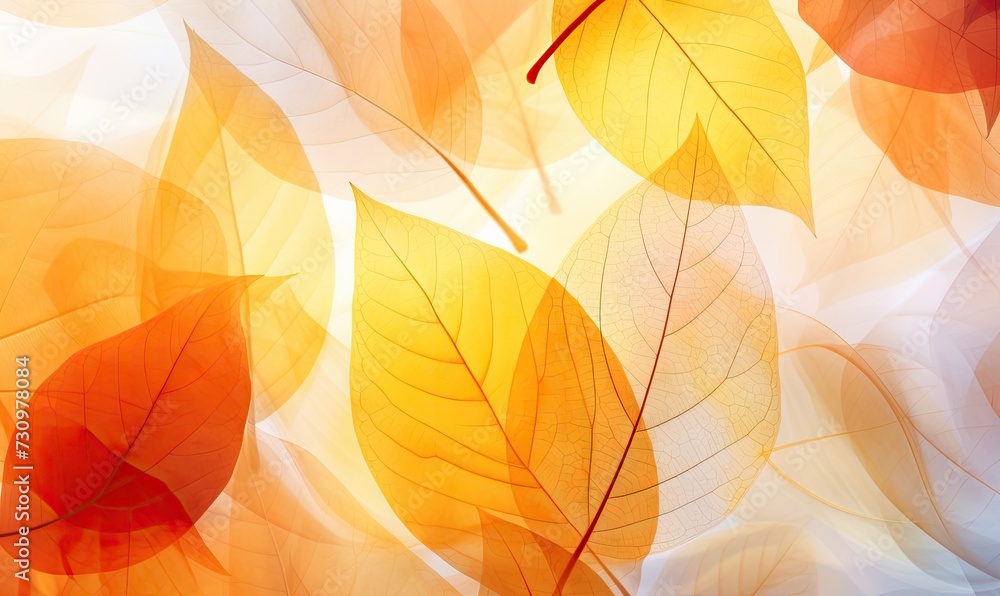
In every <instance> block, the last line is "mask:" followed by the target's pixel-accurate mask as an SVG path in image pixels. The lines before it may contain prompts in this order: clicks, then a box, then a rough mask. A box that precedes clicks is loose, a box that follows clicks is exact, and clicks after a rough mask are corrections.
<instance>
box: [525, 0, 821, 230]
mask: <svg viewBox="0 0 1000 596" xmlns="http://www.w3.org/2000/svg"><path fill="white" fill-rule="evenodd" d="M553 32H554V34H555V35H557V36H560V37H557V40H556V44H558V49H557V50H556V52H555V61H556V68H557V70H558V72H559V77H560V79H561V80H562V83H563V87H564V89H565V90H566V96H567V97H568V98H569V101H570V104H571V105H572V106H573V109H574V110H575V111H576V113H577V116H579V118H580V120H581V121H582V122H583V123H584V124H585V125H586V126H587V128H588V130H590V132H591V134H593V135H594V137H595V138H596V139H597V140H598V141H600V142H601V144H602V145H604V146H605V148H607V149H608V150H609V151H610V152H611V153H612V154H613V155H614V156H615V157H617V158H618V159H619V160H620V161H622V162H623V163H625V164H626V165H628V166H629V167H630V168H632V169H633V170H635V171H636V172H638V173H639V174H641V175H642V176H645V177H647V178H649V179H650V180H651V181H653V182H654V183H657V184H664V183H663V182H662V181H660V180H658V179H657V172H658V171H659V170H660V168H661V167H662V166H663V164H664V163H665V162H666V161H667V160H668V159H669V158H670V157H671V156H672V155H673V154H674V152H675V151H677V149H678V148H679V147H681V145H682V144H683V143H684V140H685V139H686V138H687V135H688V132H689V131H690V130H691V127H692V125H693V124H694V123H695V120H700V121H701V122H702V123H703V125H704V128H705V131H706V134H707V136H708V140H709V141H710V142H711V143H712V147H714V149H715V151H716V155H717V156H718V159H719V167H720V170H721V171H722V172H723V173H724V174H725V175H726V177H727V178H728V179H729V181H730V184H731V185H732V187H733V190H734V197H735V199H736V200H737V201H739V202H740V203H743V204H748V205H768V206H773V207H777V208H780V209H784V210H786V211H790V212H792V213H794V214H795V215H797V216H798V217H800V218H801V219H802V220H803V221H804V222H805V223H806V225H807V226H809V227H810V228H812V225H813V219H812V204H811V199H810V184H809V169H808V153H809V131H808V113H807V108H806V88H805V75H804V73H803V70H802V64H801V62H800V61H799V58H798V55H797V54H796V52H795V49H794V48H793V47H792V45H791V42H790V41H789V39H788V36H787V35H786V34H785V32H784V30H783V29H782V28H781V25H780V24H779V23H778V20H777V18H776V17H775V15H774V12H773V11H772V10H771V7H770V6H769V5H768V3H767V2H764V1H761V0H748V1H746V2H740V3H732V2H720V1H715V0H706V1H698V2H684V3H676V2H652V1H647V0H611V1H607V2H605V1H603V0H597V1H595V2H590V1H589V0H559V1H557V2H556V3H555V7H554V9H553ZM564 35H565V37H563V36H564ZM533 74H534V73H533ZM664 188H665V189H666V190H668V191H670V192H673V193H675V194H678V193H679V194H683V193H684V189H678V188H674V187H671V186H669V185H665V186H664Z"/></svg>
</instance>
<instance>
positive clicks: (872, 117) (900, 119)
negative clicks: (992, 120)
mask: <svg viewBox="0 0 1000 596" xmlns="http://www.w3.org/2000/svg"><path fill="white" fill-rule="evenodd" d="M851 88H852V97H853V98H854V104H855V109H856V110H857V114H858V120H859V121H860V122H861V125H862V126H863V127H864V129H865V132H867V133H868V136H870V137H871V139H872V140H873V141H875V143H876V144H877V145H878V146H879V147H880V148H883V149H885V151H886V155H887V156H888V157H889V159H891V160H892V162H893V163H894V164H895V165H896V168H897V169H898V170H899V171H900V172H902V173H903V175H905V176H906V177H907V178H908V179H910V180H912V181H913V182H916V183H917V184H920V185H921V186H926V187H927V188H930V189H932V190H936V191H939V192H943V193H947V194H954V195H959V196H962V197H966V198H969V199H972V200H974V201H978V202H980V203H986V204H988V205H998V204H1000V174H998V172H1000V140H998V139H997V138H996V136H995V135H989V134H988V133H987V132H986V129H985V127H984V126H983V125H982V124H980V122H979V120H978V115H981V114H982V109H981V107H980V106H976V105H975V104H974V103H973V102H972V101H971V97H970V96H969V95H968V94H961V93H959V94H952V95H947V94H941V93H932V92H929V91H920V90H914V89H910V88H908V87H903V86H900V85H896V84H893V83H886V82H882V81H878V80H875V79H872V78H868V77H864V76H859V75H852V77H851Z"/></svg>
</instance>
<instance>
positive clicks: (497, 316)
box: [351, 190, 657, 590]
mask: <svg viewBox="0 0 1000 596" xmlns="http://www.w3.org/2000/svg"><path fill="white" fill-rule="evenodd" d="M355 197H356V199H357V205H358V228H357V229H358V231H357V253H356V280H355V298H354V315H353V320H354V332H353V341H352V357H351V377H352V381H351V395H352V403H353V406H354V417H355V428H356V431H357V435H358V438H359V441H360V443H361V449H362V452H363V453H364V455H365V458H366V459H367V461H368V464H369V467H370V468H371V470H372V472H373V473H374V476H375V479H376V481H377V482H378V484H379V486H380V487H381V489H382V491H383V493H384V494H385V496H386V499H387V500H388V501H389V503H390V505H391V506H392V507H393V509H394V510H395V512H396V513H397V515H399V517H400V518H401V519H402V520H403V522H404V523H405V524H406V525H407V526H408V527H409V529H410V530H411V531H412V532H413V533H414V535H416V536H417V537H418V538H419V539H420V540H421V541H423V542H424V543H425V544H426V545H427V546H429V547H430V548H432V549H433V550H434V551H436V552H438V553H439V554H440V555H441V556H442V557H443V558H444V559H445V560H447V561H448V562H449V563H451V564H452V565H454V566H455V567H456V568H457V569H459V570H460V571H462V572H464V573H466V574H468V575H470V576H471V577H474V578H478V577H481V575H482V573H483V539H482V536H483V528H482V518H481V512H486V513H487V514H489V515H491V516H494V517H500V518H503V519H507V520H514V521H518V522H519V523H520V525H523V526H525V527H527V528H530V529H531V531H533V532H535V533H537V534H539V535H542V536H544V537H545V538H546V539H547V540H549V541H551V542H552V543H554V544H556V545H558V546H559V547H560V548H562V549H564V550H566V551H567V552H569V553H571V554H570V556H569V557H568V558H567V560H566V562H565V567H564V568H563V569H557V570H555V573H556V575H557V578H558V579H557V585H564V583H565V582H566V581H569V580H570V578H571V577H572V573H573V569H574V568H575V567H576V566H577V565H584V564H588V565H591V566H592V567H594V568H595V569H600V570H601V573H602V574H603V577H606V579H605V581H610V582H614V583H616V584H617V585H618V586H619V587H620V588H621V589H622V590H624V589H625V588H624V587H623V586H622V583H621V582H622V579H621V576H622V575H623V574H625V575H627V574H628V573H629V572H631V571H633V570H634V569H635V562H636V561H638V560H640V559H641V558H642V557H644V556H645V555H646V554H647V553H648V552H649V545H650V541H651V539H652V538H653V534H654V532H655V525H656V524H655V518H656V515H657V510H656V503H657V499H656V495H655V491H650V490H641V489H642V487H648V486H654V485H655V484H656V478H655V476H656V473H655V465H654V462H653V453H652V448H651V445H650V443H649V442H648V439H647V437H646V435H645V433H636V432H635V429H636V426H637V425H639V426H641V423H640V422H639V410H638V407H637V405H636V403H635V398H634V395H633V394H632V391H631V389H630V387H629V383H628V381H627V379H626V378H625V377H624V374H623V371H622V369H621V365H620V364H619V362H618V360H617V358H616V357H615V355H614V354H613V353H612V352H611V350H610V349H609V348H608V346H607V345H606V344H605V343H604V341H603V339H602V337H601V335H600V332H599V331H598V330H597V328H596V326H595V325H594V322H593V321H591V320H590V318H589V317H587V315H586V313H584V312H583V311H582V310H581V308H580V306H579V304H578V303H577V302H576V301H575V300H574V299H573V298H572V297H571V296H570V295H569V294H567V293H566V292H565V290H563V288H562V286H561V285H559V284H558V283H554V282H552V281H551V279H550V278H549V277H548V276H547V275H545V274H544V273H542V272H541V271H539V270H538V269H536V268H535V267H533V266H531V265H529V264H528V263H525V262H524V261H521V260H520V259H518V258H516V257H514V256H513V255H510V254H508V253H505V252H503V251H501V250H499V249H496V248H493V247H491V246H489V245H486V244H484V243H481V242H478V241H475V240H473V239H471V238H468V237H465V236H462V235H460V234H458V233H456V232H454V231H452V230H449V229H447V228H444V227H442V226H438V225H436V224H433V223H431V222H428V221H425V220H421V219H418V218H416V217H411V216H408V215H405V214H403V213H400V212H398V211H394V210H392V209H389V208H387V207H385V206H382V205H380V204H378V203H375V202H374V201H372V200H371V199H369V198H368V197H366V196H365V195H364V194H362V193H361V192H360V191H358V190H355ZM629 581H632V580H629Z"/></svg>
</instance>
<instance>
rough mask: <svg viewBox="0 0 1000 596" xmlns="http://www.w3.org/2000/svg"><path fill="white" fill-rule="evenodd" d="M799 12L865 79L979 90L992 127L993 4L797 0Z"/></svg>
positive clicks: (999, 64) (995, 107)
mask: <svg viewBox="0 0 1000 596" xmlns="http://www.w3.org/2000/svg"><path fill="white" fill-rule="evenodd" d="M799 12H800V13H801V15H802V18H803V19H805V21H806V22H807V23H809V24H810V25H811V26H812V27H813V28H814V29H815V30H816V31H817V32H818V33H819V34H820V36H822V37H823V39H824V40H826V42H827V43H828V44H829V45H830V47H831V48H832V49H833V50H834V51H835V52H836V53H837V55H839V56H840V58H841V59H842V60H843V61H844V62H846V63H847V65H848V66H850V67H851V68H852V69H853V70H855V71H857V72H859V73H861V74H863V75H865V76H868V77H873V78H876V79H880V80H883V81H888V82H890V83H895V84H897V85H903V86H906V87H911V88H913V89H920V90H923V91H930V92H934V93H958V94H961V93H963V92H965V91H973V92H976V93H977V94H978V95H979V101H978V103H980V104H981V105H982V106H983V107H984V109H985V113H984V114H983V122H984V124H985V127H986V130H987V131H989V130H992V128H993V124H994V123H995V122H996V119H997V115H998V114H1000V96H998V93H997V90H998V87H1000V78H998V77H1000V70H998V69H1000V58H998V56H1000V53H998V51H1000V47H998V41H1000V37H998V36H997V9H996V6H995V3H994V2H983V1H982V0H933V1H931V0H832V1H830V0H799Z"/></svg>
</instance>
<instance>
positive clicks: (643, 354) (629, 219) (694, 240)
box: [557, 122, 779, 546]
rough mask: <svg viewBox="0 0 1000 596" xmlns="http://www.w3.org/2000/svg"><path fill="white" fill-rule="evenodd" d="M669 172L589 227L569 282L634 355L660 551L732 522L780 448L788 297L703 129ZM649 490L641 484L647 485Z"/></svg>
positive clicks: (616, 344) (624, 351) (570, 261)
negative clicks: (780, 307) (776, 298)
mask: <svg viewBox="0 0 1000 596" xmlns="http://www.w3.org/2000/svg"><path fill="white" fill-rule="evenodd" d="M657 175H658V176H659V177H661V178H662V179H664V180H669V181H671V184H672V185H675V186H678V187H681V186H683V187H686V188H687V192H686V194H685V195H683V196H678V195H675V194H672V193H668V192H665V191H664V190H663V189H662V188H661V187H659V186H656V185H654V184H652V183H650V182H643V183H642V184H640V185H638V186H636V187H635V188H633V189H632V190H631V191H629V192H628V193H626V194H625V195H624V196H623V197H622V198H621V199H619V200H618V201H617V202H616V203H615V204H613V205H612V206H611V207H610V208H609V209H608V210H607V211H605V213H604V214H603V215H602V216H601V217H600V218H598V220H597V222H596V223H595V224H594V225H593V227H591V228H590V229H589V230H588V231H587V232H585V233H584V234H583V235H582V236H581V237H580V239H579V240H578V241H577V243H576V245H575V246H574V247H573V249H572V251H571V252H570V254H569V256H568V257H567V258H566V260H565V261H564V263H563V266H562V269H561V271H560V272H559V274H558V275H557V279H558V280H560V281H562V283H563V285H564V286H565V287H566V290H567V291H568V292H569V293H570V294H572V295H573V296H575V297H576V298H577V299H578V300H579V301H580V304H581V305H582V306H583V307H584V309H586V311H587V313H588V314H589V315H590V317H591V318H592V319H593V320H594V321H595V322H596V323H597V325H598V326H599V328H600V330H601V331H602V332H603V334H604V338H605V340H606V341H607V343H608V345H609V346H610V347H611V349H612V350H613V351H614V352H615V353H616V354H617V355H618V357H619V358H620V359H621V363H622V366H623V368H624V370H625V373H626V374H627V375H628V379H629V382H630V383H631V385H632V390H633V392H634V393H635V395H636V396H637V400H638V402H639V407H640V409H641V411H642V423H643V427H640V428H639V429H637V432H638V433H639V435H640V436H641V435H645V436H646V437H648V439H647V440H648V441H649V443H650V444H651V445H652V446H653V449H654V450H655V452H656V461H657V466H658V473H657V475H656V481H657V482H656V484H652V485H648V486H645V487H640V488H645V489H647V490H650V491H656V492H657V493H658V495H659V499H660V507H659V510H660V515H659V517H660V521H659V529H658V532H657V537H656V542H655V544H656V545H657V546H670V545H674V544H677V543H679V542H682V541H684V540H687V539H689V538H691V537H693V536H695V535H697V534H698V533H700V532H701V531H703V530H704V529H706V528H708V527H710V526H712V525H713V524H716V523H718V522H719V521H720V520H721V519H722V518H723V517H724V516H726V515H727V514H728V513H729V512H730V511H732V510H733V509H734V508H735V507H736V505H737V504H738V502H739V501H740V499H741V498H742V497H743V495H744V494H745V493H746V491H747V489H748V488H749V486H750V484H751V483H752V481H753V479H754V478H755V477H756V475H757V473H758V472H759V470H760V468H761V467H762V466H763V465H764V463H765V462H766V460H767V455H768V453H769V452H770V450H771V448H772V446H773V445H774V440H775V436H776V433H777V426H778V418H779V408H778V406H779V399H778V395H779V392H778V368H777V366H778V362H777V360H778V358H777V337H776V330H775V312H774V302H773V298H772V296H771V290H770V286H769V283H768V279H767V275H766V272H765V270H764V265H763V263H762V262H761V260H760V257H759V256H758V255H757V252H756V249H755V248H754V245H753V242H752V240H751V238H750V235H749V232H748V230H747V224H746V221H745V220H744V219H743V213H742V211H741V210H740V208H739V207H738V206H734V205H732V204H729V203H731V202H732V200H733V197H732V195H731V192H732V191H731V189H730V188H729V186H728V185H727V184H726V183H725V177H724V176H723V175H722V173H721V171H720V165H719V162H718V161H717V160H716V159H715V158H714V152H713V151H712V147H711V146H709V144H708V140H707V138H706V134H705V131H704V130H703V129H702V128H701V126H700V125H699V124H698V123H697V122H696V123H695V125H694V127H693V129H692V131H691V134H690V135H689V137H688V139H687V141H686V142H685V143H684V145H683V146H682V147H681V150H680V151H678V153H677V154H676V155H675V156H673V158H672V159H671V160H670V161H669V162H668V163H666V164H665V165H664V167H663V168H661V170H660V171H659V172H657ZM633 490H635V489H633Z"/></svg>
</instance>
